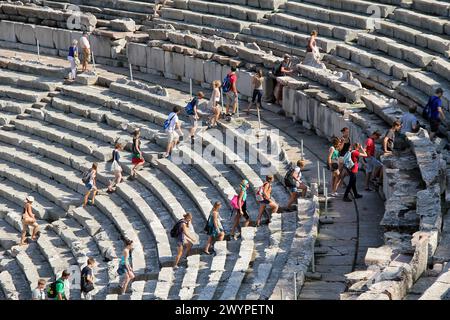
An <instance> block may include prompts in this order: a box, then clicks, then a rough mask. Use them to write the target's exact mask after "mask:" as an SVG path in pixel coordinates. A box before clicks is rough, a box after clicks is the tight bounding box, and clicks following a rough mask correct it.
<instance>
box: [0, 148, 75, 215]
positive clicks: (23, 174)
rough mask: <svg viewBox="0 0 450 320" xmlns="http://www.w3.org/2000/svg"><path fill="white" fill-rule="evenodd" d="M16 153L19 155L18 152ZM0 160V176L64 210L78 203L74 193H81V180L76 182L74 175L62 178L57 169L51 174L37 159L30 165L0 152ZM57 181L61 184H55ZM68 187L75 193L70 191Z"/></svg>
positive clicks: (45, 165)
mask: <svg viewBox="0 0 450 320" xmlns="http://www.w3.org/2000/svg"><path fill="white" fill-rule="evenodd" d="M2 149H5V150H9V151H12V150H14V148H8V147H7V146H6V145H2ZM2 151H3V150H2ZM16 151H17V150H16ZM17 153H18V154H20V152H17ZM22 154H26V153H25V152H24V153H22ZM0 158H1V159H2V160H1V161H0V172H1V173H0V176H2V177H5V178H7V179H8V180H10V181H14V182H16V183H19V184H21V185H22V186H24V187H26V188H28V189H29V190H33V191H36V192H38V193H39V194H41V195H42V196H44V197H46V198H47V199H49V200H50V201H51V202H53V203H55V204H56V205H58V206H60V207H62V208H64V209H65V210H68V209H69V207H70V206H73V205H76V204H78V203H79V202H80V196H79V195H77V194H76V192H78V193H80V194H82V193H83V191H82V186H80V184H81V179H79V180H78V179H77V177H76V176H75V175H72V176H70V175H67V173H66V175H65V176H64V171H63V169H62V170H61V171H60V173H59V172H58V171H57V170H58V168H56V170H55V171H54V172H52V169H51V168H50V165H49V164H47V163H46V162H44V161H40V160H38V159H33V161H31V163H30V162H28V161H26V160H25V161H21V160H19V158H15V157H10V158H8V156H7V155H6V154H5V153H3V152H0ZM22 159H23V158H22ZM53 169H55V168H53ZM55 180H56V181H55ZM58 180H60V181H61V182H57V181H58ZM77 180H78V181H77ZM69 186H70V188H71V189H72V190H74V191H75V192H73V191H72V190H70V189H69Z"/></svg>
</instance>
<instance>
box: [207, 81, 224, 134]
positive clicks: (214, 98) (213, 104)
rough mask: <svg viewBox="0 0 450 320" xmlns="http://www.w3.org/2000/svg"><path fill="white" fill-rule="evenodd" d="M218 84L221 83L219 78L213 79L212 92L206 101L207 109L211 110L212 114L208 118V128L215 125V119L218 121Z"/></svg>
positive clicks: (219, 111)
mask: <svg viewBox="0 0 450 320" xmlns="http://www.w3.org/2000/svg"><path fill="white" fill-rule="evenodd" d="M220 86H221V83H220V81H219V80H214V81H213V83H212V87H213V90H212V93H211V98H210V99H209V102H208V110H211V113H212V116H211V118H209V125H208V129H211V128H214V127H216V126H217V121H219V118H220V113H221V110H220V108H219V103H220Z"/></svg>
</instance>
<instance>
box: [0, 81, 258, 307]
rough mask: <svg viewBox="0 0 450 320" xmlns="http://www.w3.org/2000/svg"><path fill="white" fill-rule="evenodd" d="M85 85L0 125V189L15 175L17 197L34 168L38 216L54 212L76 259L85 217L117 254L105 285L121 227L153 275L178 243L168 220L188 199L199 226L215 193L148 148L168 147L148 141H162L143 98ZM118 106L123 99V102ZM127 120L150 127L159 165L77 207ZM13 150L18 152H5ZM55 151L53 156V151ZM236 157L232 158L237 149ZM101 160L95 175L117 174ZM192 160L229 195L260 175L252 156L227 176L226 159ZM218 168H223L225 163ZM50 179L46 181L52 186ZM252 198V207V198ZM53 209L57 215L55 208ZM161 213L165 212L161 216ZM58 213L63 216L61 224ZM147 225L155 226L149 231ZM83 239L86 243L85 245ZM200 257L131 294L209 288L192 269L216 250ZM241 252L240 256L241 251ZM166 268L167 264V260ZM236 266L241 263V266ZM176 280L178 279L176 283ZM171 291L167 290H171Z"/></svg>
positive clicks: (105, 249)
mask: <svg viewBox="0 0 450 320" xmlns="http://www.w3.org/2000/svg"><path fill="white" fill-rule="evenodd" d="M80 89H81V90H78V91H77V87H76V86H73V87H63V86H62V87H61V88H60V89H58V90H60V93H59V94H52V95H53V97H52V99H50V100H48V101H51V102H46V103H42V104H40V105H39V107H38V108H33V109H29V110H27V111H26V112H27V114H28V115H27V114H25V115H23V116H22V117H21V119H15V120H14V121H13V126H14V130H12V131H2V132H3V133H2V134H0V137H1V138H0V139H1V141H2V150H5V151H4V152H2V164H3V165H4V168H5V169H4V170H2V175H3V176H5V177H6V178H7V180H6V181H8V183H6V184H2V189H5V190H4V192H5V193H2V196H3V195H6V192H7V191H8V190H7V186H8V184H9V185H12V184H13V185H16V184H17V183H19V184H20V185H21V187H22V190H23V192H22V194H19V195H15V194H12V193H8V194H7V196H8V197H9V199H11V200H12V201H14V202H15V203H16V205H20V204H21V203H22V201H23V198H24V197H25V195H26V192H27V190H28V188H33V180H30V179H29V177H35V178H36V179H37V180H39V181H41V184H40V186H39V187H38V188H34V190H35V194H36V199H37V201H36V206H35V207H36V210H39V211H40V212H42V215H40V216H38V217H39V218H40V219H42V218H44V219H45V218H51V219H52V220H53V219H58V218H59V220H57V221H54V222H53V223H52V224H51V225H50V227H49V228H51V230H55V231H54V232H56V234H58V235H59V236H60V237H61V239H63V240H62V241H65V243H66V244H67V246H68V247H69V248H70V249H69V250H70V251H71V252H72V254H73V255H74V256H75V257H76V259H79V257H81V256H80V254H81V252H82V251H83V250H82V249H80V247H79V246H74V245H70V240H71V239H73V237H74V235H75V234H76V232H75V231H74V230H73V227H74V225H75V224H76V225H77V226H78V228H79V229H80V227H81V226H82V227H81V228H83V229H85V236H86V240H87V239H88V238H89V244H90V245H91V246H92V243H95V245H96V247H97V250H98V253H100V254H101V255H102V256H103V257H104V258H106V259H108V260H113V263H112V264H111V263H109V266H108V267H107V268H109V272H108V273H109V275H108V278H107V279H106V284H105V286H107V284H108V283H110V284H111V283H114V281H117V279H115V275H114V270H111V269H112V268H114V264H115V265H117V257H118V256H119V255H120V250H121V243H120V239H121V238H123V237H129V238H132V239H133V240H135V242H136V250H135V268H136V269H138V271H141V272H143V273H144V274H145V273H146V274H149V275H148V276H147V277H149V276H151V274H154V272H158V270H159V265H164V264H165V263H167V262H168V261H170V260H169V259H170V257H171V256H172V255H173V253H174V246H173V244H169V241H168V234H167V230H169V229H170V227H171V225H173V223H174V221H175V220H176V219H178V218H180V217H181V215H182V213H183V212H184V207H185V204H186V206H187V207H192V210H190V211H192V212H193V213H194V219H195V220H194V221H195V222H194V225H195V228H196V229H197V230H201V227H199V226H201V225H203V223H204V222H205V220H206V218H207V215H208V214H209V210H210V208H211V203H210V202H209V201H205V199H204V197H205V196H210V195H209V194H208V195H205V194H204V193H203V192H202V190H200V189H198V187H195V185H196V183H198V181H199V179H198V178H195V179H194V181H195V182H196V183H194V181H192V180H191V178H190V177H188V176H187V175H186V173H184V172H183V171H180V169H179V168H178V167H176V166H175V165H174V164H173V163H171V162H169V161H167V160H158V159H157V158H156V157H154V156H152V152H153V154H154V153H155V152H160V151H162V148H161V147H159V146H158V145H156V144H155V143H154V142H151V141H157V140H155V136H154V135H152V134H151V133H153V132H155V130H156V126H153V125H151V124H150V125H149V122H148V121H146V122H145V123H144V122H143V121H145V120H148V112H147V113H145V110H144V107H143V106H142V104H141V106H139V103H138V102H137V101H134V102H133V104H131V102H130V101H127V103H125V102H124V101H126V100H127V99H126V97H124V96H121V97H120V100H121V101H122V102H124V103H122V104H119V105H115V104H114V103H113V102H112V101H114V100H116V101H117V100H118V99H119V97H118V96H117V94H115V93H112V92H109V93H108V94H109V95H111V96H110V97H108V94H102V93H101V92H100V91H101V90H104V89H101V88H100V87H98V88H94V87H92V88H87V89H86V88H83V87H80ZM91 90H94V91H91ZM81 91H83V92H81ZM93 92H94V94H93ZM92 95H94V96H97V97H100V98H99V99H102V98H103V99H106V97H108V99H109V100H108V101H110V103H111V105H114V107H112V108H110V107H108V106H107V104H104V102H105V101H104V100H102V101H100V100H92V99H91V97H92ZM76 97H77V98H78V99H77V98H76ZM80 97H81V98H80ZM111 97H114V98H111ZM86 100H89V101H90V102H91V103H90V104H88V103H86ZM128 100H130V99H128ZM96 103H98V104H96ZM126 107H127V108H129V109H128V110H129V111H128V112H125V113H122V112H119V111H118V110H119V108H126ZM139 107H140V109H139ZM114 108H117V111H116V110H114ZM130 108H131V109H130ZM133 108H136V109H133ZM155 109H156V110H158V108H156V107H155V108H153V107H152V108H148V106H147V110H151V114H152V117H154V118H153V119H156V120H154V121H157V122H158V123H159V124H161V122H162V121H163V118H162V117H163V116H164V113H167V111H168V110H167V109H166V110H164V109H163V110H161V109H159V113H158V112H157V111H156V110H155ZM135 111H136V112H135ZM127 113H131V114H134V115H135V116H136V117H132V116H127V115H125V114H127ZM121 115H123V116H124V118H123V119H121ZM142 115H143V116H142ZM144 117H147V118H144ZM164 117H165V116H164ZM141 119H142V120H141ZM130 122H132V123H133V124H135V125H136V126H138V127H141V128H142V132H143V133H145V132H148V134H147V135H144V137H145V139H144V140H145V142H146V143H144V145H146V146H145V147H144V152H146V155H149V157H147V160H154V163H153V164H152V166H153V169H151V170H150V171H148V170H147V169H144V170H142V171H140V172H139V173H138V176H137V181H133V182H132V183H128V182H127V183H125V184H123V185H119V187H118V192H117V195H113V196H112V197H105V196H103V195H99V196H98V197H97V199H96V204H95V207H88V208H86V209H83V208H79V207H78V208H74V207H73V206H77V205H79V204H80V201H81V197H82V194H83V192H84V190H83V186H82V184H81V182H80V179H79V177H80V174H81V172H82V171H84V170H86V169H87V168H88V167H89V166H90V164H91V163H92V162H93V161H105V160H108V159H109V158H110V154H111V144H112V143H113V142H114V141H116V139H117V138H122V139H123V141H125V142H127V140H129V139H130V135H129V132H130V131H131V129H129V128H128V127H127V126H128V125H129V124H130ZM152 126H153V127H152ZM115 128H120V129H115ZM145 128H148V131H146V130H144V129H145ZM9 129H10V130H11V129H12V128H11V127H9ZM158 129H159V128H158ZM0 133H1V132H0ZM86 135H87V136H89V138H88V139H86V138H82V137H83V136H86ZM50 141H52V145H49V144H48V143H49V142H50ZM147 141H148V143H147ZM216 141H217V140H215V139H214V138H213V137H211V138H210V139H209V140H208V143H211V144H213V145H216V144H218V141H217V142H216ZM152 150H153V151H152ZM228 151H229V152H230V153H232V154H233V153H234V151H231V150H228ZM8 152H9V153H11V154H14V155H15V156H13V157H10V156H8V154H7V153H8ZM124 154H125V155H124V156H123V159H124V161H123V164H124V169H125V172H129V170H130V167H129V162H128V161H129V160H128V159H127V156H126V155H127V154H128V152H124ZM199 156H200V154H196V155H195V156H194V157H197V158H198V157H199ZM50 157H51V158H52V159H54V160H50V159H49V158H50ZM231 157H233V159H236V158H235V156H231ZM20 158H25V159H30V160H31V162H30V163H25V162H23V161H21V160H20ZM197 160H198V159H197ZM99 167H100V170H99V183H100V184H101V185H106V184H107V183H108V181H109V179H110V178H111V175H110V174H108V173H105V171H106V172H107V167H108V166H107V165H105V164H103V163H101V164H100V166H99ZM241 167H242V168H241ZM196 168H198V169H193V170H195V171H196V172H199V173H200V175H203V176H204V177H205V178H202V179H203V180H202V185H205V183H208V184H210V185H211V187H209V188H210V189H209V190H213V189H214V190H215V189H217V191H215V192H211V193H212V194H216V195H217V196H220V197H221V198H222V200H223V201H224V202H227V199H228V198H229V196H230V195H231V194H232V191H231V189H232V188H233V186H234V185H235V184H236V185H237V183H238V181H239V180H240V179H242V178H244V177H246V175H249V176H250V178H251V179H250V180H251V181H252V182H253V183H254V184H256V183H258V182H260V180H259V181H258V178H256V177H257V176H255V175H254V173H253V172H254V171H253V169H252V168H250V167H248V166H246V164H245V163H239V164H235V168H241V169H239V170H238V171H236V173H234V172H235V171H233V174H231V173H232V172H231V171H229V170H227V172H226V173H224V174H226V175H227V178H224V177H223V176H222V172H223V168H222V167H221V166H220V165H218V166H214V168H215V171H213V172H209V168H210V165H209V164H208V163H203V162H201V161H197V164H196ZM197 170H198V171H197ZM221 170H222V172H220V171H221ZM214 172H216V173H219V175H213V174H214ZM63 173H64V174H63ZM206 173H208V174H206ZM178 175H183V176H185V178H183V179H179V180H175V177H177V176H178ZM197 175H198V174H197ZM229 175H231V176H232V175H235V178H232V180H231V181H232V182H233V186H232V185H231V184H230V183H228V185H227V186H225V188H224V187H223V186H222V184H213V183H212V181H218V182H220V181H227V182H228V176H229ZM192 176H193V177H195V176H196V175H195V174H193V175H192ZM21 177H22V178H21ZM25 177H26V178H25ZM50 179H51V180H50ZM13 181H14V182H13ZM175 181H176V182H175ZM46 185H48V187H46ZM177 186H178V187H177ZM177 188H178V189H179V192H178V191H177ZM47 189H48V191H46V190H47ZM142 189H145V190H146V191H147V192H149V193H151V194H152V195H151V196H152V197H153V198H154V197H155V196H156V198H158V200H159V201H161V204H162V206H164V207H165V209H166V210H168V211H165V212H167V213H169V212H170V215H172V218H171V219H167V217H164V216H163V215H164V212H160V211H159V210H158V211H157V210H156V209H153V203H152V202H150V201H148V200H147V199H146V198H145V199H144V198H143V195H142V193H141V190H142ZM11 190H13V188H11V189H9V191H11ZM19 190H20V189H19ZM32 190H33V189H32ZM187 190H190V191H189V192H188V194H187V195H186V196H182V197H181V199H183V198H185V199H186V200H185V201H184V200H183V202H182V203H183V206H181V205H180V204H179V202H178V199H177V198H180V197H179V196H178V194H179V193H182V192H186V191H187ZM173 192H176V194H177V197H174V196H171V195H172V194H173ZM21 196H22V197H21ZM61 197H62V198H63V199H61ZM38 200H41V201H42V202H43V203H44V205H41V204H40V202H41V201H38ZM41 208H42V209H41ZM47 208H48V209H47ZM253 208H255V210H256V207H253ZM47 211H48V213H47ZM66 211H67V214H66ZM125 212H126V213H125ZM155 212H156V213H155ZM57 214H59V215H60V216H57ZM158 215H162V216H161V217H159V216H158ZM164 219H166V220H164ZM66 220H67V221H66ZM138 221H139V222H138ZM197 221H198V222H197ZM62 223H63V225H61V224H62ZM143 226H145V227H143ZM144 229H145V230H144ZM148 230H150V231H151V232H148ZM153 236H154V238H153ZM250 238H251V236H248V241H251V239H250ZM164 239H165V240H164ZM201 239H202V241H204V240H206V239H204V238H203V237H201ZM249 243H250V244H248V245H247V246H246V247H245V248H247V249H246V252H247V253H246V254H245V255H244V254H243V253H241V259H244V260H242V262H239V265H240V266H241V268H244V269H245V270H246V268H247V267H248V263H249V260H248V259H250V258H251V256H252V250H250V249H249V248H250V247H251V243H252V242H249ZM152 244H153V245H152ZM82 245H83V244H82V243H81V244H80V246H82ZM248 246H250V247H248ZM171 249H172V250H171ZM219 251H220V249H219ZM229 251H230V250H229ZM223 253H224V254H222V256H226V254H225V251H223ZM236 254H238V253H237V252H236V253H235V252H228V255H229V256H230V257H229V259H227V260H231V261H233V260H234V259H236V256H235V255H236ZM49 256H50V255H49ZM155 256H156V257H158V259H159V261H155V259H153V258H152V257H155ZM197 257H198V256H197ZM227 258H228V257H227ZM158 259H157V260H158ZM196 259H197V258H195V255H194V257H193V258H192V259H190V261H188V268H187V269H186V272H184V271H180V272H178V271H177V274H176V275H174V276H175V279H171V280H170V281H167V280H168V279H167V278H165V277H164V276H163V275H162V274H160V276H158V280H157V281H156V282H155V280H150V281H153V285H150V283H148V284H147V283H141V281H136V283H135V284H133V287H132V290H133V293H132V295H131V296H130V297H131V298H133V299H138V298H165V297H169V293H170V297H172V298H174V297H175V296H176V295H179V297H193V296H194V295H193V294H194V290H196V291H195V293H196V295H197V296H202V292H203V291H202V290H197V289H195V286H193V284H192V281H193V280H192V279H195V277H196V276H195V275H196V274H199V273H200V272H202V270H203V269H204V268H200V269H199V264H200V263H199V261H200V260H201V261H203V262H206V263H207V264H208V266H211V265H212V264H213V261H214V259H210V258H209V259H204V257H203V256H202V257H198V259H197V260H196ZM79 260H80V259H79ZM81 261H82V260H80V263H81ZM236 261H241V260H239V259H238V260H236ZM215 264H217V262H215ZM219 264H220V263H219ZM245 265H247V267H245ZM105 268H106V267H105ZM163 269H165V268H164V267H163ZM163 269H161V270H163ZM244 269H242V270H244ZM166 270H167V269H166ZM167 272H168V270H167V271H166V273H167ZM235 272H237V269H236V270H235ZM239 272H242V271H241V269H239ZM204 273H205V272H204ZM163 274H164V273H163ZM242 275H244V273H242ZM216 276H217V274H216ZM237 279H240V278H237ZM139 280H140V279H139ZM172 280H174V281H172ZM216 280H217V282H218V283H217V284H218V287H219V291H218V293H216V296H217V295H218V294H222V293H221V292H222V291H223V289H220V288H221V287H222V282H221V281H220V278H219V279H216ZM241 280H242V279H241ZM172 284H173V286H178V287H177V288H176V289H173V286H172ZM152 289H153V290H155V291H154V293H153V294H151V293H149V292H146V291H145V290H152ZM234 290H235V294H237V292H238V290H239V286H238V287H237V288H234ZM209 292H210V291H209ZM108 293H109V291H108V290H107V289H105V290H103V291H102V295H98V297H104V296H106V295H107V294H108ZM165 293H167V296H166V295H165ZM210 293H211V292H210ZM204 294H205V293H203V296H204ZM107 298H109V299H114V294H109V295H108V296H107ZM116 298H117V297H116Z"/></svg>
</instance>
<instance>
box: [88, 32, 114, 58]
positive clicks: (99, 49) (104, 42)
mask: <svg viewBox="0 0 450 320" xmlns="http://www.w3.org/2000/svg"><path fill="white" fill-rule="evenodd" d="M89 41H90V43H91V50H92V52H93V53H94V56H97V57H104V58H111V41H110V39H108V38H107V37H102V36H96V35H90V36H89Z"/></svg>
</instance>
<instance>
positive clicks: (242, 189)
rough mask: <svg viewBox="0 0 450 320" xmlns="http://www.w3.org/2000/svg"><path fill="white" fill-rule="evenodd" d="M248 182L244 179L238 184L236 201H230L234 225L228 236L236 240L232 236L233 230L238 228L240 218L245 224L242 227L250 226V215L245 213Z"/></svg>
mask: <svg viewBox="0 0 450 320" xmlns="http://www.w3.org/2000/svg"><path fill="white" fill-rule="evenodd" d="M249 185H250V184H249V183H248V180H246V179H244V180H242V181H241V183H240V184H239V194H238V195H236V196H235V197H236V200H234V199H233V200H231V201H232V206H233V209H234V210H233V211H234V223H233V227H232V228H231V232H230V236H231V237H232V238H233V239H235V240H236V239H237V238H236V235H235V234H234V230H236V228H237V227H238V226H239V223H240V221H241V218H242V217H244V219H245V223H244V227H248V226H249V224H250V215H249V214H248V211H247V190H248V188H249ZM233 201H235V202H236V205H234V204H233Z"/></svg>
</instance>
